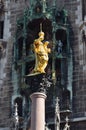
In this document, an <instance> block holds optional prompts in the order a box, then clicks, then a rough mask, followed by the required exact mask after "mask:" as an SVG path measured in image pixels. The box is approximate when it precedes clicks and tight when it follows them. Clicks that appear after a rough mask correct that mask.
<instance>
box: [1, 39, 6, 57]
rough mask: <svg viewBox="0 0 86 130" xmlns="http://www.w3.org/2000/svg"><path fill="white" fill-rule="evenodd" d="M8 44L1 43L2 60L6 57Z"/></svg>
mask: <svg viewBox="0 0 86 130" xmlns="http://www.w3.org/2000/svg"><path fill="white" fill-rule="evenodd" d="M6 44H7V43H6V42H4V41H0V59H1V58H4V57H5V53H6Z"/></svg>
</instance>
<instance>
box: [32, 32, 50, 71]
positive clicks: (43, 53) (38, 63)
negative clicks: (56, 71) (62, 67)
mask: <svg viewBox="0 0 86 130" xmlns="http://www.w3.org/2000/svg"><path fill="white" fill-rule="evenodd" d="M38 35H39V37H38V39H35V40H34V43H33V44H34V52H35V67H34V70H33V72H34V73H45V68H46V66H47V64H48V59H49V57H48V53H50V52H51V50H50V48H48V47H47V46H48V44H49V42H48V41H46V42H44V43H43V42H42V41H43V40H44V35H45V34H44V32H42V30H41V31H40V32H39V34H38Z"/></svg>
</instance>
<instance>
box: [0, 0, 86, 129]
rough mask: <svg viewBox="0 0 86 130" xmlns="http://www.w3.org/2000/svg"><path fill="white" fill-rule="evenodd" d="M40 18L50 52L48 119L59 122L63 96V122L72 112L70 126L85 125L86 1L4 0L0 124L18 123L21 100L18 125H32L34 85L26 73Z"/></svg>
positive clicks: (1, 9) (6, 126) (31, 61)
mask: <svg viewBox="0 0 86 130" xmlns="http://www.w3.org/2000/svg"><path fill="white" fill-rule="evenodd" d="M40 24H42V30H43V31H44V33H45V40H46V41H49V47H50V48H51V54H50V55H49V63H48V66H47V68H46V73H47V75H48V76H49V77H50V79H51V80H52V85H51V87H49V88H48V90H47V99H46V110H45V113H46V124H47V127H48V128H49V129H51V130H53V129H55V128H56V127H55V126H56V123H57V122H56V109H58V108H57V106H56V99H57V97H58V98H59V109H60V116H61V125H60V126H61V128H60V129H63V128H64V125H65V122H66V121H65V119H66V117H67V116H68V117H69V125H70V129H71V130H77V129H78V130H85V129H86V95H85V93H86V88H85V86H86V1H85V0H53V1H52V0H1V1H0V129H6V130H8V129H12V128H15V120H14V118H15V110H16V109H15V107H16V103H17V105H18V107H17V109H18V113H17V114H18V116H19V121H18V122H19V129H25V128H26V129H29V128H30V112H31V107H30V106H31V101H30V93H31V92H30V86H28V85H27V81H26V80H25V75H27V74H29V73H31V72H32V70H33V68H34V61H35V59H34V52H33V41H34V40H35V39H36V38H37V37H38V33H39V31H40Z"/></svg>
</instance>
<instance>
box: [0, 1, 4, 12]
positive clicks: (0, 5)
mask: <svg viewBox="0 0 86 130" xmlns="http://www.w3.org/2000/svg"><path fill="white" fill-rule="evenodd" d="M3 9H4V3H3V0H0V12H2V11H3Z"/></svg>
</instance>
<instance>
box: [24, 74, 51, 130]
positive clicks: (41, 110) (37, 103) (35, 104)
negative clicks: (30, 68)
mask: <svg viewBox="0 0 86 130" xmlns="http://www.w3.org/2000/svg"><path fill="white" fill-rule="evenodd" d="M26 81H27V84H28V85H29V91H30V98H31V100H32V104H31V128H30V129H31V130H45V99H46V97H47V96H46V91H47V89H48V87H50V86H51V84H52V83H51V81H49V78H48V77H47V75H46V74H31V75H27V76H26Z"/></svg>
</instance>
